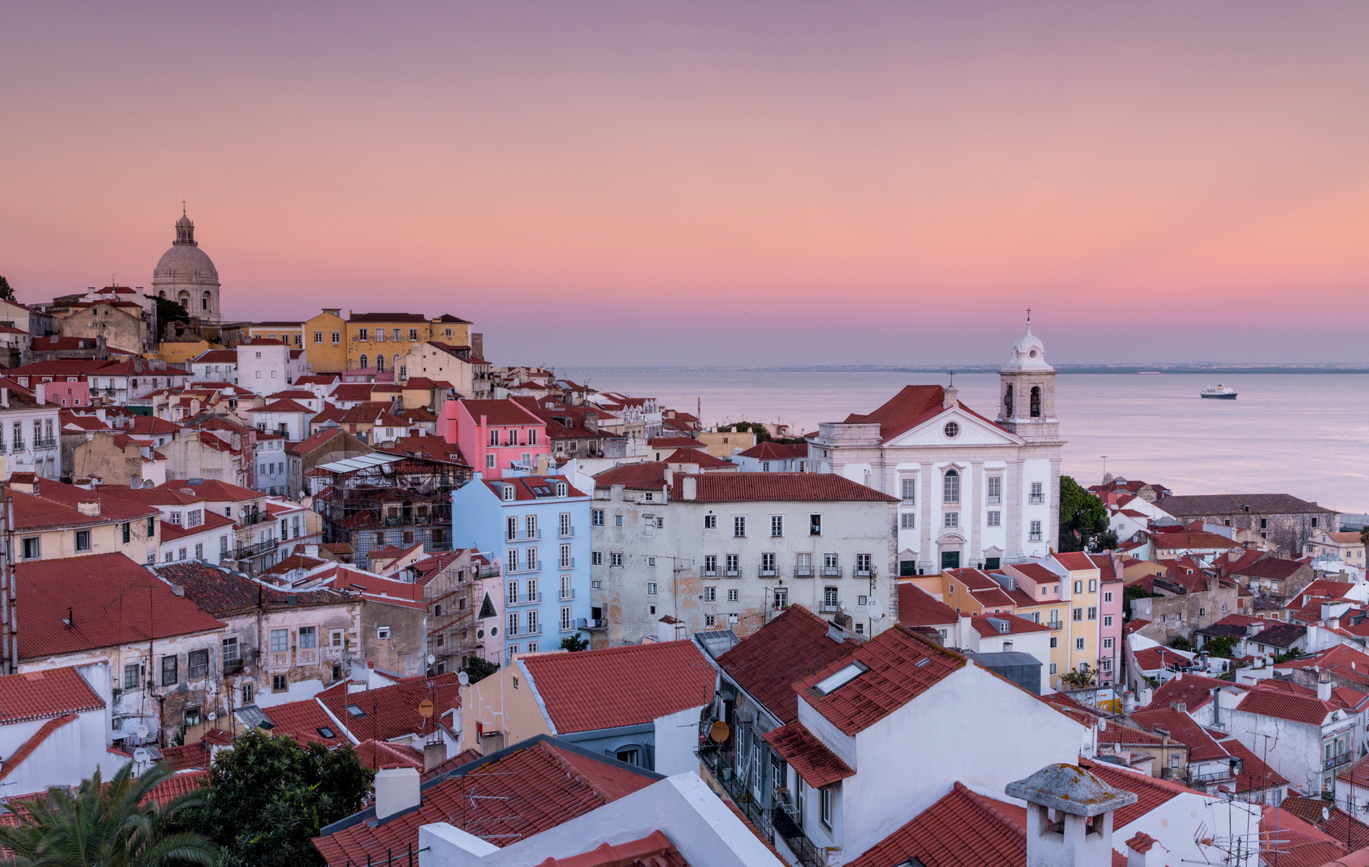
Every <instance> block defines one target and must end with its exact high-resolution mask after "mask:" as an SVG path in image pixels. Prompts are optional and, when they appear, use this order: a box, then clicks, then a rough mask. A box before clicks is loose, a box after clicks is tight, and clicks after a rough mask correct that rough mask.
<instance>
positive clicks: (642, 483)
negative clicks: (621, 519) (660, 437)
mask: <svg viewBox="0 0 1369 867" xmlns="http://www.w3.org/2000/svg"><path fill="white" fill-rule="evenodd" d="M665 472H666V464H665V461H645V462H642V463H636V464H619V465H618V466H616V467H610V468H609V469H607V470H603V471H602V472H599V473H597V474H595V476H594V486H595V487H596V488H600V489H608V488H611V487H613V486H614V485H622V486H623V487H624V488H626V489H628V490H630V491H659V490H661V489H662V488H664V487H665V483H666V481H665Z"/></svg>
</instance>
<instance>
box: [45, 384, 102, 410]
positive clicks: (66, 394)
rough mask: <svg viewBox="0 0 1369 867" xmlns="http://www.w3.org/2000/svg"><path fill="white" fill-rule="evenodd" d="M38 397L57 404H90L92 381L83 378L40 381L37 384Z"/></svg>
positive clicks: (67, 405) (63, 405)
mask: <svg viewBox="0 0 1369 867" xmlns="http://www.w3.org/2000/svg"><path fill="white" fill-rule="evenodd" d="M35 388H36V389H37V395H38V399H39V400H41V401H43V402H44V403H50V404H53V405H55V406H61V407H69V406H90V383H88V382H86V380H85V379H84V378H81V379H58V380H53V381H52V382H40V383H38V385H37V386H35Z"/></svg>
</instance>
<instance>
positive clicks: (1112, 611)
mask: <svg viewBox="0 0 1369 867" xmlns="http://www.w3.org/2000/svg"><path fill="white" fill-rule="evenodd" d="M1089 559H1090V560H1092V561H1093V562H1094V563H1097V564H1098V571H1099V573H1100V576H1101V579H1102V582H1103V583H1102V592H1101V593H1099V601H1098V607H1099V612H1100V613H1101V614H1102V618H1101V619H1100V620H1099V621H1098V666H1099V669H1100V670H1099V672H1098V683H1099V684H1100V685H1102V686H1106V685H1108V684H1112V683H1119V682H1120V680H1121V671H1122V667H1121V666H1122V596H1123V593H1122V590H1123V587H1122V570H1121V569H1119V568H1118V564H1117V561H1116V560H1115V559H1114V558H1113V555H1112V554H1090V555H1089Z"/></svg>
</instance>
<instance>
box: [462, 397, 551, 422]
mask: <svg viewBox="0 0 1369 867" xmlns="http://www.w3.org/2000/svg"><path fill="white" fill-rule="evenodd" d="M461 405H462V406H463V407H465V409H466V412H468V413H470V415H471V418H473V419H474V420H475V421H476V423H477V424H479V423H480V419H481V418H482V417H483V418H484V419H485V422H486V423H487V424H492V425H540V424H541V423H542V419H540V418H538V417H537V416H536V415H535V414H533V413H532V412H531V411H530V410H528V409H527V407H524V406H523V405H521V404H519V403H518V402H517V401H515V400H510V399H508V398H505V399H503V400H463V401H461Z"/></svg>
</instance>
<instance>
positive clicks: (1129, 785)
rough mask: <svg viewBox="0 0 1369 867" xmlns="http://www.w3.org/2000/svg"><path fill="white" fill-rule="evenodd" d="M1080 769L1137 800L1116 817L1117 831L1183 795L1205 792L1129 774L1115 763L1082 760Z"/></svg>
mask: <svg viewBox="0 0 1369 867" xmlns="http://www.w3.org/2000/svg"><path fill="white" fill-rule="evenodd" d="M1079 767H1081V768H1084V769H1085V770H1087V771H1090V772H1092V773H1093V775H1094V776H1096V777H1098V778H1099V779H1101V780H1102V781H1103V782H1105V783H1107V784H1108V785H1109V786H1112V787H1113V788H1114V789H1122V790H1124V791H1127V792H1131V793H1133V794H1135V795H1136V796H1137V799H1136V802H1135V803H1134V804H1128V805H1127V806H1125V807H1122V808H1120V809H1118V810H1117V812H1116V813H1114V814H1113V816H1112V827H1114V828H1123V827H1126V826H1127V825H1130V824H1131V823H1132V822H1134V821H1136V820H1137V819H1139V818H1140V817H1141V816H1144V815H1145V814H1146V813H1149V812H1150V811H1151V810H1154V809H1155V808H1156V807H1159V806H1161V805H1163V804H1166V803H1168V802H1169V801H1172V800H1174V799H1175V798H1176V797H1178V796H1179V795H1183V794H1190V795H1200V796H1201V795H1203V793H1202V792H1199V791H1197V790H1195V789H1190V788H1188V787H1187V786H1181V785H1179V784H1178V783H1172V782H1170V781H1169V780H1162V779H1160V778H1159V777H1152V776H1150V775H1149V774H1142V773H1139V772H1137V771H1132V770H1128V769H1125V768H1122V767H1119V766H1117V765H1114V764H1112V763H1111V762H1097V761H1093V760H1090V759H1083V758H1081V759H1080V760H1079Z"/></svg>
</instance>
